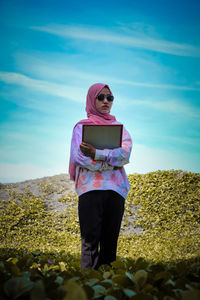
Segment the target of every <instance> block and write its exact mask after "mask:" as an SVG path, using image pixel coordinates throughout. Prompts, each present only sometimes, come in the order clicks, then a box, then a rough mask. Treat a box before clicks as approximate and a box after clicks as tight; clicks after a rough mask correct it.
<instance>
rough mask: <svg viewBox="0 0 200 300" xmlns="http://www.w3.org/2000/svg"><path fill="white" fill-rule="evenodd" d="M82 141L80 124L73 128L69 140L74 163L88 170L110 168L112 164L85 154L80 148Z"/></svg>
mask: <svg viewBox="0 0 200 300" xmlns="http://www.w3.org/2000/svg"><path fill="white" fill-rule="evenodd" d="M81 142H82V124H79V125H77V126H76V127H75V128H74V130H73V135H72V141H71V161H72V163H73V164H74V165H76V166H79V167H81V168H86V169H88V170H90V171H93V172H94V171H105V170H112V169H113V166H111V165H109V164H108V162H106V161H105V160H94V159H92V158H90V157H87V156H85V155H84V154H83V153H82V152H81V150H80V144H81Z"/></svg>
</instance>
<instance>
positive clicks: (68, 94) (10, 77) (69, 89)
mask: <svg viewBox="0 0 200 300" xmlns="http://www.w3.org/2000/svg"><path fill="white" fill-rule="evenodd" d="M0 80H1V81H3V82H5V83H8V84H16V85H20V86H24V87H27V88H30V89H32V90H37V91H41V92H43V93H46V94H49V95H55V96H58V97H62V98H65V99H70V100H72V101H76V102H82V101H83V95H84V93H85V90H84V89H82V88H79V87H77V86H68V85H65V84H58V83H53V82H49V81H45V80H38V79H32V78H30V77H28V76H25V75H23V74H19V73H13V72H0Z"/></svg>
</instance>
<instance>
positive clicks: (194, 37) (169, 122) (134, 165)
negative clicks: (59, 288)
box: [0, 0, 200, 182]
mask: <svg viewBox="0 0 200 300" xmlns="http://www.w3.org/2000/svg"><path fill="white" fill-rule="evenodd" d="M199 20H200V2H199V1H194V0H191V1H177V0H173V1H172V0H169V1H165V0H163V1H162V0H160V1H154V0H153V1H147V0H145V1H142V0H140V1H138V0H135V1H126V0H123V1H101V2H97V1H96V2H95V1H68V0H65V1H58V0H57V1H54V0H52V1H51V0H48V1H47V0H43V1H36V0H35V1H33V0H29V1H25V0H18V1H10V0H2V1H1V2H0V31H1V32H0V34H1V35H0V36H1V45H2V47H1V58H0V103H1V110H0V182H15V181H21V180H25V179H31V178H38V177H43V176H50V175H55V174H60V173H67V172H68V160H69V150H70V140H71V135H72V128H73V126H74V125H75V124H76V122H77V121H79V120H80V119H83V118H85V117H86V114H85V99H86V94H87V90H88V88H89V87H90V85H92V84H93V83H96V82H103V83H107V84H109V86H110V88H111V89H112V92H113V94H114V96H115V100H114V103H113V108H112V114H114V115H115V116H116V118H117V120H118V121H120V122H123V123H124V125H125V127H126V128H127V130H128V131H129V132H130V134H131V136H132V138H133V151H132V155H131V160H130V164H129V165H127V167H126V170H127V173H129V174H131V173H147V172H151V171H156V170H169V169H178V170H187V171H192V172H199V170H200V104H199V96H200V35H199V32H200V21H199Z"/></svg>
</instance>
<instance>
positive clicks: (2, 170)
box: [0, 163, 67, 183]
mask: <svg viewBox="0 0 200 300" xmlns="http://www.w3.org/2000/svg"><path fill="white" fill-rule="evenodd" d="M66 171H67V170H66V169H65V168H64V167H63V166H58V167H57V168H49V169H48V168H44V167H42V166H41V167H40V166H37V165H34V164H31V163H21V164H11V163H0V182H1V183H10V182H19V181H24V180H29V179H36V178H41V177H44V176H54V175H57V174H61V173H66Z"/></svg>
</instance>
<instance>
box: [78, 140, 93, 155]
mask: <svg viewBox="0 0 200 300" xmlns="http://www.w3.org/2000/svg"><path fill="white" fill-rule="evenodd" d="M80 149H81V152H82V153H83V154H84V155H85V156H88V157H91V158H93V159H94V157H95V154H96V149H95V148H94V147H93V146H92V145H90V144H87V143H83V142H82V143H81V144H80Z"/></svg>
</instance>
